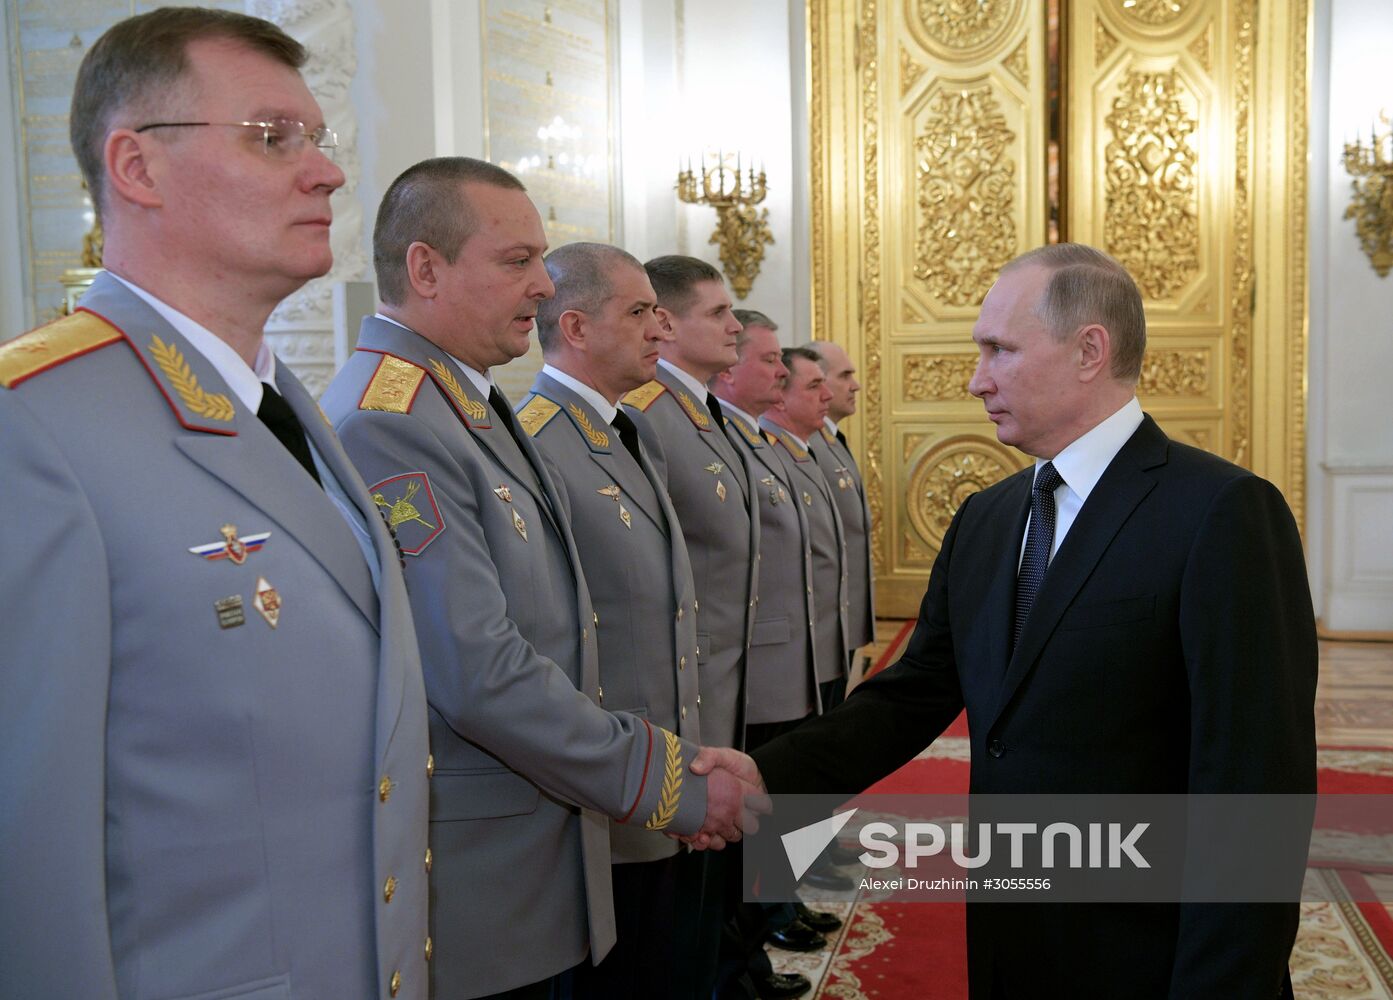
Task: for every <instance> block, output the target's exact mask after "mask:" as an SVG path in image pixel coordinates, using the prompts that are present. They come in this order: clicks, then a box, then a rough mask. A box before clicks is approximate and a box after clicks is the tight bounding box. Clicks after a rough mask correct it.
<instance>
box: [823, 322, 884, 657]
mask: <svg viewBox="0 0 1393 1000" xmlns="http://www.w3.org/2000/svg"><path fill="white" fill-rule="evenodd" d="M807 347H808V349H809V350H811V351H814V352H816V354H817V356H818V363H819V365H820V366H821V367H822V373H823V375H825V376H826V378H827V382H826V385H827V389H828V391H829V392H831V393H832V398H831V399H830V400H828V402H827V416H826V417H825V418H824V419H823V422H822V427H821V428H820V430H819V432H818V434H817V435H816V436H814V437H813V438H811V439H810V440H809V442H808V443H809V450H811V451H812V454H813V457H814V458H815V459H816V460H817V464H818V468H820V469H821V470H822V474H823V475H824V476H825V477H826V478H827V484H828V485H829V486H832V487H834V488H835V489H834V491H833V496H835V497H836V499H837V510H838V511H839V512H840V513H841V515H842V528H843V529H844V530H845V531H846V554H847V560H846V565H847V600H848V605H847V615H846V617H847V643H848V645H849V646H850V647H851V649H852V653H851V657H850V662H849V663H848V665H847V677H848V680H850V681H855V680H858V679H859V675H860V673H861V672H860V671H858V670H857V669H856V663H855V660H856V651H857V650H860V649H864V648H865V647H866V646H869V645H870V644H871V643H872V642H874V641H875V578H874V573H873V571H872V568H871V546H870V539H871V508H870V504H869V503H868V502H867V500H866V485H865V483H864V482H863V481H862V479H861V470H860V469H858V468H857V467H856V459H855V458H853V457H852V454H851V448H850V447H849V446H848V444H847V440H846V435H845V434H843V433H842V432H841V431H840V430H839V429H838V428H837V425H838V424H839V423H841V422H842V421H843V420H845V419H846V418H847V417H849V416H851V415H852V414H853V413H855V412H856V402H857V400H856V394H857V393H859V392H860V391H861V383H860V382H858V381H856V366H855V365H853V364H852V363H851V358H850V357H848V356H847V353H846V350H845V349H844V348H842V347H841V346H840V345H838V344H833V343H830V342H828V341H825V340H819V341H814V342H812V343H811V344H808V345H807ZM819 438H820V439H821V440H819Z"/></svg>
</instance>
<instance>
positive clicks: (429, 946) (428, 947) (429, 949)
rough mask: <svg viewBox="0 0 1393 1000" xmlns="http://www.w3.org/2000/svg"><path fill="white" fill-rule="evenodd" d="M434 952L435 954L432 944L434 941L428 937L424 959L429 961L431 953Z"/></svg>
mask: <svg viewBox="0 0 1393 1000" xmlns="http://www.w3.org/2000/svg"><path fill="white" fill-rule="evenodd" d="M434 954H435V944H434V942H432V941H431V939H430V938H426V961H427V962H429V961H430V957H431V956H432V955H434Z"/></svg>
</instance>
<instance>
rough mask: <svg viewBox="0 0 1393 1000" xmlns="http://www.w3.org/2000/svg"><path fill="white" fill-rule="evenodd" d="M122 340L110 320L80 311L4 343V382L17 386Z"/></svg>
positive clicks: (0, 375) (0, 364)
mask: <svg viewBox="0 0 1393 1000" xmlns="http://www.w3.org/2000/svg"><path fill="white" fill-rule="evenodd" d="M121 339H122V335H121V331H120V330H118V329H116V327H114V326H112V325H111V324H110V323H108V322H107V321H106V320H104V319H102V318H101V317H100V316H96V315H93V314H92V313H90V312H85V311H83V310H78V311H77V312H75V313H73V314H72V315H71V316H65V317H63V318H62V319H60V320H55V321H54V322H52V323H49V324H47V325H45V326H41V327H39V328H38V329H37V330H30V331H29V332H28V333H26V334H22V335H20V336H18V337H16V338H15V339H14V340H11V341H9V342H8V343H6V344H0V385H3V386H4V387H5V388H6V389H13V388H14V387H15V386H17V385H19V384H20V383H21V382H23V381H25V380H26V379H30V378H33V377H34V376H35V375H38V374H40V373H41V372H46V371H48V370H49V369H50V368H56V367H58V366H59V365H61V364H63V363H64V362H65V361H71V360H72V359H73V358H80V357H82V355H84V354H90V353H91V352H92V351H95V350H98V349H100V348H103V347H106V346H107V345H108V344H114V343H116V341H118V340H121Z"/></svg>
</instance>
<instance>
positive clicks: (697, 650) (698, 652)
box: [696, 646, 701, 656]
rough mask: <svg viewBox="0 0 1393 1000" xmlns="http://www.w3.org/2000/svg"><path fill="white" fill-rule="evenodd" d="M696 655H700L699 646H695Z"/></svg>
mask: <svg viewBox="0 0 1393 1000" xmlns="http://www.w3.org/2000/svg"><path fill="white" fill-rule="evenodd" d="M696 655H697V656H700V655H701V647H700V646H698V647H697V648H696Z"/></svg>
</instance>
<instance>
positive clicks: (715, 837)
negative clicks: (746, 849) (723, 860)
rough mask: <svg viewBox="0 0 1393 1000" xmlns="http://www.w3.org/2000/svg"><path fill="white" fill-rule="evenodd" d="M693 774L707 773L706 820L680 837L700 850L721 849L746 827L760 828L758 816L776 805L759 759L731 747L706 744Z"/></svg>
mask: <svg viewBox="0 0 1393 1000" xmlns="http://www.w3.org/2000/svg"><path fill="white" fill-rule="evenodd" d="M691 771H692V773H693V774H698V775H706V822H705V823H703V824H702V827H701V829H700V830H698V831H697V832H696V833H695V834H693V835H691V836H689V837H681V838H679V839H680V840H681V841H682V842H683V843H686V844H690V845H691V846H692V847H693V848H694V849H696V850H707V849H710V850H715V851H719V850H721V849H722V848H723V847H725V845H726V844H728V843H734V842H735V841H737V840H739V839H740V838H741V836H742V835H743V833H744V831H749V832H750V833H754V832H755V831H757V830H758V829H759V820H758V819H757V816H759V815H761V814H765V813H768V812H769V811H770V810H771V809H772V806H771V805H770V803H769V796H768V795H766V794H765V791H764V779H763V778H761V777H760V774H759V768H758V767H757V766H756V765H755V762H754V761H753V760H752V759H751V758H750V757H749V756H748V755H747V754H743V753H741V752H740V751H739V750H733V749H731V748H730V747H702V748H701V750H700V752H698V753H697V755H696V758H695V759H694V760H693V761H692V764H691Z"/></svg>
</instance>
